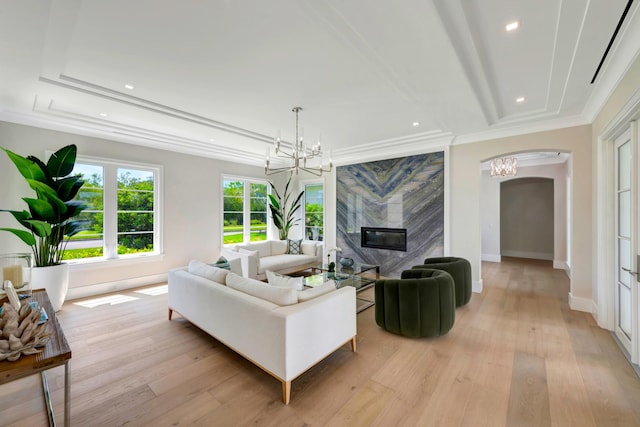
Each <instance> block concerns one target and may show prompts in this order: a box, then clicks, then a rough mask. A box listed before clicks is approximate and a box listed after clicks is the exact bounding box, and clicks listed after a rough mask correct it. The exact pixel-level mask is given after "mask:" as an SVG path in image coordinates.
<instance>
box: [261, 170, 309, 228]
mask: <svg viewBox="0 0 640 427" xmlns="http://www.w3.org/2000/svg"><path fill="white" fill-rule="evenodd" d="M269 185H270V186H271V189H272V190H273V192H272V193H271V194H269V209H270V210H271V218H272V219H273V225H275V227H276V228H277V229H278V236H279V238H280V240H286V239H287V237H289V230H291V227H293V226H294V225H295V224H297V223H298V221H299V220H300V218H296V216H295V213H296V211H297V210H298V209H300V203H301V200H302V196H303V195H304V191H301V192H300V194H298V195H297V196H296V198H295V199H293V202H292V203H291V204H289V199H291V191H290V189H289V186H290V185H291V176H290V177H289V180H287V184H286V185H285V187H284V193H283V195H282V196H281V195H280V193H279V192H278V190H277V189H276V187H275V185H274V184H273V183H272V182H269Z"/></svg>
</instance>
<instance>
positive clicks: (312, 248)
mask: <svg viewBox="0 0 640 427" xmlns="http://www.w3.org/2000/svg"><path fill="white" fill-rule="evenodd" d="M316 246H317V243H316V242H302V245H301V249H302V254H303V255H311V256H316Z"/></svg>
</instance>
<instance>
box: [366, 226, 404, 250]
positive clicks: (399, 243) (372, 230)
mask: <svg viewBox="0 0 640 427" xmlns="http://www.w3.org/2000/svg"><path fill="white" fill-rule="evenodd" d="M360 246H362V247H363V248H376V249H390V250H392V251H402V252H406V251H407V229H406V228H377V227H361V228H360Z"/></svg>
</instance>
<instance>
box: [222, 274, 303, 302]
mask: <svg viewBox="0 0 640 427" xmlns="http://www.w3.org/2000/svg"><path fill="white" fill-rule="evenodd" d="M227 286H228V287H230V288H232V289H235V290H237V291H240V292H244V293H245V294H248V295H252V296H254V297H256V298H260V299H263V300H266V301H269V302H272V303H274V304H278V305H280V306H285V305H293V304H297V303H298V294H297V293H296V290H295V289H287V288H279V287H276V286H269V285H267V284H266V283H264V282H260V281H259V280H255V279H249V278H247V277H242V276H239V275H237V274H235V273H229V274H228V275H227Z"/></svg>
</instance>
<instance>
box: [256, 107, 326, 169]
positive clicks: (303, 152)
mask: <svg viewBox="0 0 640 427" xmlns="http://www.w3.org/2000/svg"><path fill="white" fill-rule="evenodd" d="M291 111H293V112H294V113H296V139H295V143H294V144H291V145H292V147H291V150H287V148H286V147H283V146H282V145H281V141H280V136H277V137H276V138H274V146H275V150H276V156H277V157H280V158H285V159H289V161H290V164H289V166H285V167H280V168H270V167H269V164H270V160H271V158H270V149H269V148H267V155H266V158H265V160H264V173H265V175H274V174H277V173H281V172H291V173H293V172H295V173H296V175H297V174H298V171H300V170H302V171H305V172H308V173H310V174H313V175H316V176H320V175H322V173H323V172H331V169H332V168H333V162H332V161H331V154H329V164H328V165H327V166H325V165H323V162H322V157H323V156H322V149H321V147H320V141H318V142H317V143H315V144H314V145H313V146H311V147H306V146H305V145H304V140H303V136H302V134H301V133H300V131H299V127H298V113H300V111H302V107H293V109H292V110H291ZM317 160H319V162H318V164H316V165H315V166H312V165H311V163H315V162H316V161H317Z"/></svg>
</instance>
